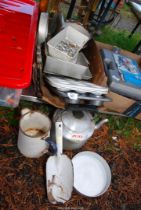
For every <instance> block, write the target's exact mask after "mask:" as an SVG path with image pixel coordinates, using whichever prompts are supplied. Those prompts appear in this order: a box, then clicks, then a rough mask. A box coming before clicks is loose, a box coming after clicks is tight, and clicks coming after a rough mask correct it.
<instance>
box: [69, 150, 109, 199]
mask: <svg viewBox="0 0 141 210" xmlns="http://www.w3.org/2000/svg"><path fill="white" fill-rule="evenodd" d="M72 163H73V168H74V188H75V189H76V191H77V192H79V193H80V194H82V195H84V196H88V197H97V196H100V195H102V194H103V193H105V192H106V191H107V189H108V187H109V186H110V183H111V171H110V167H109V165H108V164H107V162H106V161H105V160H104V158H102V157H101V156H100V155H98V154H97V153H94V152H90V151H84V152H80V153H78V154H77V155H75V156H74V157H73V159H72Z"/></svg>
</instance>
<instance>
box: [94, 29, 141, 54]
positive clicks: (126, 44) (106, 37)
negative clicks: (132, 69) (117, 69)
mask: <svg viewBox="0 0 141 210" xmlns="http://www.w3.org/2000/svg"><path fill="white" fill-rule="evenodd" d="M129 34H130V32H128V31H127V30H117V29H114V28H112V27H110V26H106V27H103V28H102V34H101V35H100V36H95V37H94V38H95V39H96V40H97V41H100V42H103V43H108V44H111V45H116V46H117V47H120V48H122V49H125V50H128V51H132V50H133V49H134V47H135V46H136V44H137V43H138V41H139V40H141V35H140V34H139V33H135V34H134V35H133V36H132V37H131V38H128V36H129Z"/></svg>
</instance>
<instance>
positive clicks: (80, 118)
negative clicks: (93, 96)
mask: <svg viewBox="0 0 141 210" xmlns="http://www.w3.org/2000/svg"><path fill="white" fill-rule="evenodd" d="M62 122H63V124H64V125H65V126H66V127H67V128H68V129H69V130H71V131H75V132H84V131H86V130H87V129H89V128H90V127H91V126H92V125H93V122H92V116H91V114H90V113H89V112H86V111H71V110H69V111H65V112H63V114H62Z"/></svg>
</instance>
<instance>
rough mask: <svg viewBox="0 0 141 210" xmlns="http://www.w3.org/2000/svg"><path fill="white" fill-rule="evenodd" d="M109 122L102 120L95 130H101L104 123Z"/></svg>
mask: <svg viewBox="0 0 141 210" xmlns="http://www.w3.org/2000/svg"><path fill="white" fill-rule="evenodd" d="M108 121H109V120H108V119H104V120H101V121H100V122H99V123H98V124H96V125H95V130H97V129H99V128H100V127H101V126H102V125H103V124H104V123H107V122H108Z"/></svg>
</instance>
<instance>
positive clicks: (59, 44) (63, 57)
mask: <svg viewBox="0 0 141 210" xmlns="http://www.w3.org/2000/svg"><path fill="white" fill-rule="evenodd" d="M89 39H90V34H89V33H88V32H87V31H86V29H84V28H83V27H82V26H80V25H78V24H72V23H71V24H70V25H69V24H68V25H67V27H65V28H64V29H63V30H62V31H60V32H59V33H57V35H56V36H54V37H53V38H52V39H50V40H49V41H48V42H47V46H48V55H47V58H46V63H45V66H44V79H45V82H46V85H47V86H48V88H49V89H50V91H53V93H55V94H57V95H58V96H59V97H61V98H62V99H63V100H64V101H65V103H67V104H68V103H69V104H80V103H81V104H82V103H85V102H87V104H92V105H95V106H101V105H102V104H103V102H106V101H110V99H109V98H107V97H105V95H106V94H107V93H108V88H106V87H101V86H98V85H95V84H93V83H91V82H90V79H91V78H92V74H91V72H90V70H89V61H88V60H87V58H86V57H85V55H84V54H83V53H82V49H83V48H84V47H85V45H86V44H87V42H88V40H89Z"/></svg>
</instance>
